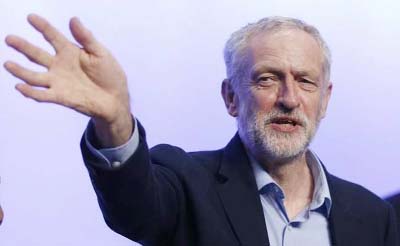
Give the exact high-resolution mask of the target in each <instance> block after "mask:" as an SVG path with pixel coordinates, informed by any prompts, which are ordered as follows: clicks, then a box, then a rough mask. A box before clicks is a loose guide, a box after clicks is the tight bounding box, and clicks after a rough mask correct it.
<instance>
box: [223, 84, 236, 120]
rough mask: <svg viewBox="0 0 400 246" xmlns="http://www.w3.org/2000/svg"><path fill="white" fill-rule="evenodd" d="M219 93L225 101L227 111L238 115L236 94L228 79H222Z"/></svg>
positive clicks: (232, 114) (234, 115)
mask: <svg viewBox="0 0 400 246" xmlns="http://www.w3.org/2000/svg"><path fill="white" fill-rule="evenodd" d="M221 95H222V98H223V99H224V102H225V107H226V109H227V110H228V113H229V114H230V115H231V116H233V117H237V116H238V105H237V95H236V94H235V91H234V89H233V86H232V83H231V81H230V80H229V79H224V80H223V81H222V85H221Z"/></svg>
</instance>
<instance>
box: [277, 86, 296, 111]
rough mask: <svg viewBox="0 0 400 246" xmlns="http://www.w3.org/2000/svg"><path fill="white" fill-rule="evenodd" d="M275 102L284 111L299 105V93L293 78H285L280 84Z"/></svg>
mask: <svg viewBox="0 0 400 246" xmlns="http://www.w3.org/2000/svg"><path fill="white" fill-rule="evenodd" d="M277 104H278V107H279V108H281V109H282V110H284V111H285V112H288V111H292V110H293V109H295V108H297V107H299V106H300V100H299V95H298V91H297V87H296V84H295V81H294V80H292V79H287V80H286V81H285V82H284V83H282V84H281V87H280V88H279V95H278V100H277Z"/></svg>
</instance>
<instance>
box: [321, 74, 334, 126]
mask: <svg viewBox="0 0 400 246" xmlns="http://www.w3.org/2000/svg"><path fill="white" fill-rule="evenodd" d="M328 83H329V84H328V86H327V87H325V88H324V91H322V99H321V100H322V105H321V112H320V116H319V117H320V119H322V118H325V115H326V110H327V109H328V104H329V99H330V98H331V94H332V83H331V82H328Z"/></svg>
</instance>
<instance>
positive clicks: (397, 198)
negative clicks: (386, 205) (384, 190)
mask: <svg viewBox="0 0 400 246" xmlns="http://www.w3.org/2000/svg"><path fill="white" fill-rule="evenodd" d="M387 201H388V202H390V203H391V204H393V206H396V207H399V210H400V193H397V194H394V195H391V196H390V197H388V198H387Z"/></svg>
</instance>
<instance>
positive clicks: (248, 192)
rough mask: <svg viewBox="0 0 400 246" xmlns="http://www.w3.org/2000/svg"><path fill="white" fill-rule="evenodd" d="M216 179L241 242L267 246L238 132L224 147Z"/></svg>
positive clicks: (263, 226) (251, 173) (248, 165)
mask: <svg viewBox="0 0 400 246" xmlns="http://www.w3.org/2000/svg"><path fill="white" fill-rule="evenodd" d="M217 181H218V183H219V184H218V186H217V187H218V188H217V189H218V193H219V196H220V199H221V201H222V204H223V206H224V209H225V212H226V215H227V217H228V219H229V222H230V223H231V226H232V228H233V231H234V233H235V235H236V236H237V238H238V240H239V241H240V243H241V245H249V246H258V245H260V246H261V245H262V246H266V245H267V246H268V245H269V240H268V234H267V228H266V225H265V220H264V214H263V209H262V205H261V202H260V197H259V193H258V189H257V185H256V182H255V179H254V175H253V172H252V169H251V166H250V163H249V160H248V158H247V154H246V151H245V150H244V147H243V145H242V142H241V140H240V137H239V135H238V134H236V135H235V137H234V138H233V139H232V140H231V141H230V142H229V144H228V145H227V146H226V147H225V149H224V152H223V156H222V160H221V164H220V168H219V170H218V173H217Z"/></svg>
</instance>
